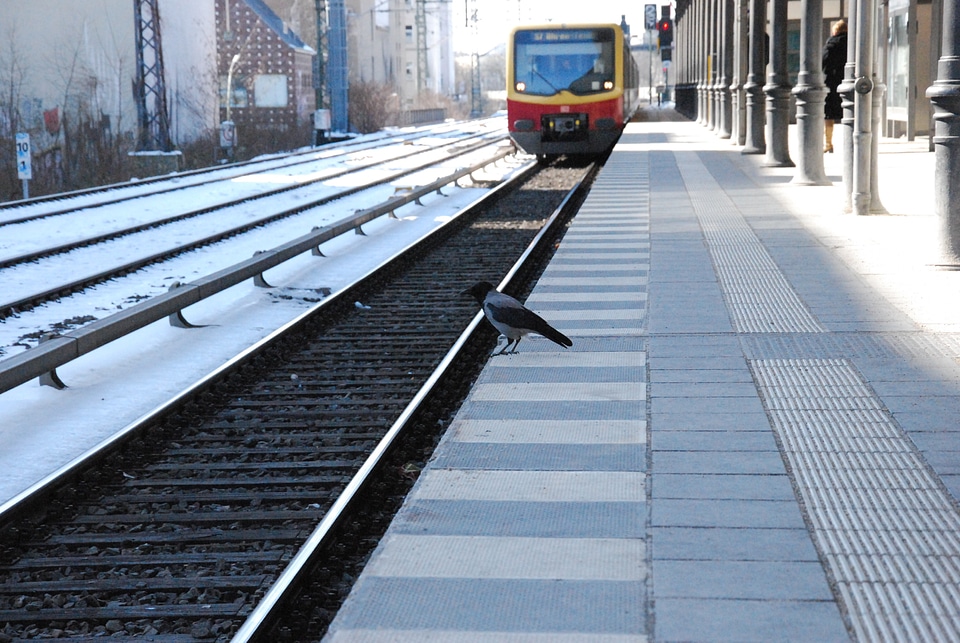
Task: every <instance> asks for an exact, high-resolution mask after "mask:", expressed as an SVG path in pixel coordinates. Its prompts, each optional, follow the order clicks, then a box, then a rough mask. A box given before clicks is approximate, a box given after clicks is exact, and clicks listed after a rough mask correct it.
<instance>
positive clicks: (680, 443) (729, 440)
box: [650, 430, 779, 453]
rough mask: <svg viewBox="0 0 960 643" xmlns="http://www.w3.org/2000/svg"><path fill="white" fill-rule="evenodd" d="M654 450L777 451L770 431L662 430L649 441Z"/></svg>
mask: <svg viewBox="0 0 960 643" xmlns="http://www.w3.org/2000/svg"><path fill="white" fill-rule="evenodd" d="M650 448H651V449H653V450H654V451H773V452H777V453H779V451H778V449H777V442H776V440H774V439H773V432H772V431H696V430H686V431H664V430H658V431H657V432H655V433H654V434H653V435H652V437H651V441H650Z"/></svg>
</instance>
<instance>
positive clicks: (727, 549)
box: [650, 527, 819, 580]
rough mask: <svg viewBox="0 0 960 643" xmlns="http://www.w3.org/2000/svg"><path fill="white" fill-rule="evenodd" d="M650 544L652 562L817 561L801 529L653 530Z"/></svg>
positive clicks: (814, 551) (686, 528)
mask: <svg viewBox="0 0 960 643" xmlns="http://www.w3.org/2000/svg"><path fill="white" fill-rule="evenodd" d="M650 542H651V547H650V549H651V553H652V555H653V559H654V560H731V561H733V560H740V561H778V560H789V561H805V562H818V561H819V557H818V555H817V550H816V549H815V548H814V546H813V543H812V542H811V540H810V534H809V533H808V532H807V530H806V529H804V528H800V527H797V528H794V529H781V528H762V529H760V528H753V527H745V528H730V527H654V528H652V529H651V530H650ZM655 580H656V579H655Z"/></svg>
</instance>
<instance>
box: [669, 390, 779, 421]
mask: <svg viewBox="0 0 960 643" xmlns="http://www.w3.org/2000/svg"><path fill="white" fill-rule="evenodd" d="M650 406H651V412H652V413H653V416H654V417H656V416H658V415H660V414H661V413H680V412H683V413H691V414H692V413H699V414H702V415H716V414H736V415H740V414H746V413H762V412H763V405H762V404H761V403H760V398H759V397H756V396H754V397H665V396H662V395H657V394H655V393H652V392H651V394H650ZM655 428H656V425H655Z"/></svg>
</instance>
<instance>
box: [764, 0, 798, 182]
mask: <svg viewBox="0 0 960 643" xmlns="http://www.w3.org/2000/svg"><path fill="white" fill-rule="evenodd" d="M770 6H771V8H772V9H773V11H772V15H771V16H770V22H771V23H772V25H773V38H771V39H770V49H771V51H770V76H769V77H768V78H767V84H766V85H765V86H764V87H763V92H764V93H765V94H766V95H767V123H766V138H767V155H766V158H765V159H764V165H768V166H770V167H793V161H792V160H790V129H789V128H790V77H789V76H788V75H787V0H772V1H771V3H770Z"/></svg>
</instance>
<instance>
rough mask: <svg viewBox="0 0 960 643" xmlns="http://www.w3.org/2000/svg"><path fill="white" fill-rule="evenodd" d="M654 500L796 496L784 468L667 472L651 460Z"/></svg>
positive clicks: (748, 498)
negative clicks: (779, 470)
mask: <svg viewBox="0 0 960 643" xmlns="http://www.w3.org/2000/svg"><path fill="white" fill-rule="evenodd" d="M654 472H655V474H656V477H655V479H654V484H652V485H651V493H652V496H653V498H654V499H663V498H676V499H703V500H706V499H714V500H783V501H790V500H794V499H795V498H796V495H795V494H794V491H793V486H792V485H791V483H790V477H789V476H788V475H787V472H786V471H783V472H782V473H780V474H773V475H771V474H729V473H712V474H710V473H694V474H690V473H666V472H663V471H659V470H658V468H657V464H656V462H654Z"/></svg>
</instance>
